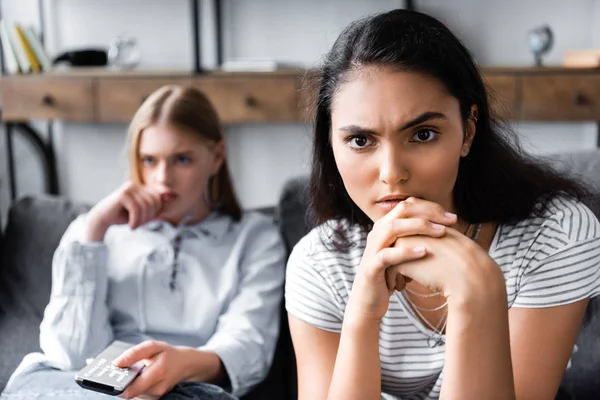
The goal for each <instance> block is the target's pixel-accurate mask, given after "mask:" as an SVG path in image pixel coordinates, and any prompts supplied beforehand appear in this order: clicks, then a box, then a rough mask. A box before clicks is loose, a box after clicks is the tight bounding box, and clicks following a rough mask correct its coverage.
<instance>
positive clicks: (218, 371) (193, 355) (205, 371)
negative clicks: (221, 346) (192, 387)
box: [178, 347, 227, 384]
mask: <svg viewBox="0 0 600 400" xmlns="http://www.w3.org/2000/svg"><path fill="white" fill-rule="evenodd" d="M178 349H179V350H180V351H181V354H182V356H183V360H184V365H185V366H186V368H185V370H186V371H188V373H187V374H186V375H184V376H183V377H182V381H195V382H208V383H214V384H223V383H224V382H225V381H226V380H227V372H226V371H225V367H224V366H223V362H222V361H221V359H220V358H219V356H217V354H216V353H214V352H212V351H206V350H198V349H195V348H192V347H179V348H178Z"/></svg>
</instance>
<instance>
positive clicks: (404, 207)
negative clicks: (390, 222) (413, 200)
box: [396, 201, 410, 216]
mask: <svg viewBox="0 0 600 400" xmlns="http://www.w3.org/2000/svg"><path fill="white" fill-rule="evenodd" d="M396 209H397V210H398V215H399V216H406V215H407V214H408V211H409V209H410V206H409V203H407V202H406V201H401V202H400V203H399V204H398V205H397V206H396Z"/></svg>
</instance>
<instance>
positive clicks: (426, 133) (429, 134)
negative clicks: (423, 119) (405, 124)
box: [413, 129, 438, 142]
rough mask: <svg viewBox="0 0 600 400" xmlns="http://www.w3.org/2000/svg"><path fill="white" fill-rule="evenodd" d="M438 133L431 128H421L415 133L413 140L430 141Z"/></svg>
mask: <svg viewBox="0 0 600 400" xmlns="http://www.w3.org/2000/svg"><path fill="white" fill-rule="evenodd" d="M437 136H438V133H437V132H435V131H433V130H431V129H422V130H420V131H418V132H417V133H415V135H414V136H413V140H414V141H416V142H432V141H434V140H435V139H437Z"/></svg>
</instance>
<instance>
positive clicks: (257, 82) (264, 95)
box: [0, 0, 600, 197]
mask: <svg viewBox="0 0 600 400" xmlns="http://www.w3.org/2000/svg"><path fill="white" fill-rule="evenodd" d="M38 1H39V2H40V7H41V2H42V1H43V0H38ZM190 4H191V10H192V24H193V29H192V31H193V35H194V46H193V47H194V56H195V65H194V69H193V70H192V71H190V72H182V71H155V70H154V71H144V70H133V71H114V70H109V69H102V68H86V69H77V70H68V71H60V70H57V71H53V72H49V73H42V74H31V75H10V76H4V77H2V78H1V79H0V96H1V98H2V104H3V110H2V119H3V123H5V124H6V128H7V148H8V150H9V153H10V154H9V163H10V168H11V170H10V171H12V166H13V165H14V163H13V162H12V153H11V148H12V143H11V135H12V130H13V129H14V127H15V126H22V127H23V126H25V127H27V129H26V131H27V132H28V133H27V134H29V135H32V134H34V135H37V138H33V140H37V141H38V142H40V141H41V139H40V137H41V136H40V135H39V133H35V131H34V130H32V129H31V128H30V126H29V125H28V124H27V122H28V121H29V120H33V119H47V120H49V121H53V120H55V119H60V120H65V121H79V122H89V123H106V122H122V123H126V122H129V120H130V118H131V116H132V115H133V113H134V112H135V110H136V109H137V108H138V107H139V105H140V104H141V102H142V101H143V100H144V99H145V98H146V97H147V96H148V95H149V94H150V93H152V92H153V91H154V90H155V89H157V88H158V87H160V86H163V85H165V84H169V83H179V84H190V85H193V86H196V87H198V88H200V89H201V90H203V91H204V92H205V93H206V94H207V96H208V97H209V98H210V99H211V101H212V102H213V103H214V105H215V107H216V109H217V111H218V113H219V115H220V117H221V119H222V121H223V123H225V124H237V123H271V122H289V123H303V122H307V121H308V120H309V116H310V115H311V110H310V105H311V103H312V99H314V94H313V93H311V92H310V91H309V90H308V87H311V85H306V83H307V82H306V81H307V80H309V79H310V78H307V77H310V76H311V74H310V73H307V72H308V71H298V70H281V71H276V72H270V73H256V72H255V73H252V72H247V73H243V72H237V73H226V72H219V71H203V70H202V69H201V63H200V42H199V40H198V39H199V30H200V29H199V24H200V22H199V11H200V10H199V3H198V0H191V3H190ZM215 7H216V12H215V16H216V21H215V26H216V27H217V29H216V30H217V32H216V33H217V35H216V40H217V60H218V63H219V64H220V63H222V61H223V43H222V14H223V8H222V7H223V4H222V1H221V0H215ZM406 7H407V8H414V2H413V1H407V4H406ZM42 17H43V16H42ZM42 19H43V18H42ZM42 26H43V25H42ZM483 73H484V77H485V79H486V81H487V83H488V85H489V87H490V89H491V91H492V93H494V94H495V96H494V98H493V107H495V108H496V110H497V112H498V114H499V115H500V116H501V117H503V118H504V119H507V120H521V121H594V122H596V123H597V124H598V126H599V127H600V69H565V68H555V67H541V68H538V67H536V68H506V67H500V68H494V67H488V68H484V69H483ZM49 129H50V131H49V135H48V136H49V137H50V141H49V142H47V143H46V145H45V149H46V150H45V157H46V158H47V160H48V165H49V167H48V168H49V170H50V174H49V175H50V176H51V178H50V182H51V185H50V189H49V192H50V193H58V183H57V178H56V166H55V163H54V151H53V147H52V141H51V139H52V123H50V124H49ZM599 131H600V129H599ZM31 132H33V133H31ZM598 147H600V134H599V137H598ZM11 173H12V172H11ZM11 182H12V186H11V187H12V190H11V195H12V196H13V197H14V193H15V190H14V176H12V175H11Z"/></svg>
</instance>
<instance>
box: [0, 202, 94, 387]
mask: <svg viewBox="0 0 600 400" xmlns="http://www.w3.org/2000/svg"><path fill="white" fill-rule="evenodd" d="M86 209H87V207H86V206H82V205H74V204H72V203H70V202H68V201H66V200H64V199H60V198H56V197H50V196H41V197H35V198H33V197H26V198H23V199H21V200H19V201H18V202H17V203H15V204H14V205H13V206H12V207H11V209H10V211H9V215H8V221H7V226H6V230H5V232H4V234H3V238H2V241H0V255H1V257H2V258H0V338H2V339H1V340H0V354H1V355H2V357H0V391H2V389H3V388H4V386H5V385H6V382H7V381H8V378H9V377H10V375H11V374H12V372H13V371H14V370H15V368H16V367H17V365H18V364H19V363H20V362H21V360H22V359H23V356H25V354H27V353H30V352H32V351H39V325H40V322H41V319H42V316H43V313H44V309H45V307H46V304H47V303H48V300H49V298H50V285H51V276H52V268H51V262H52V255H53V254H54V250H55V249H56V246H57V245H58V242H59V241H60V238H61V237H62V235H63V233H64V231H65V230H66V228H67V226H68V225H69V223H70V222H71V221H72V220H73V219H74V218H75V217H76V216H77V215H78V214H80V213H82V212H84V211H86Z"/></svg>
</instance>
